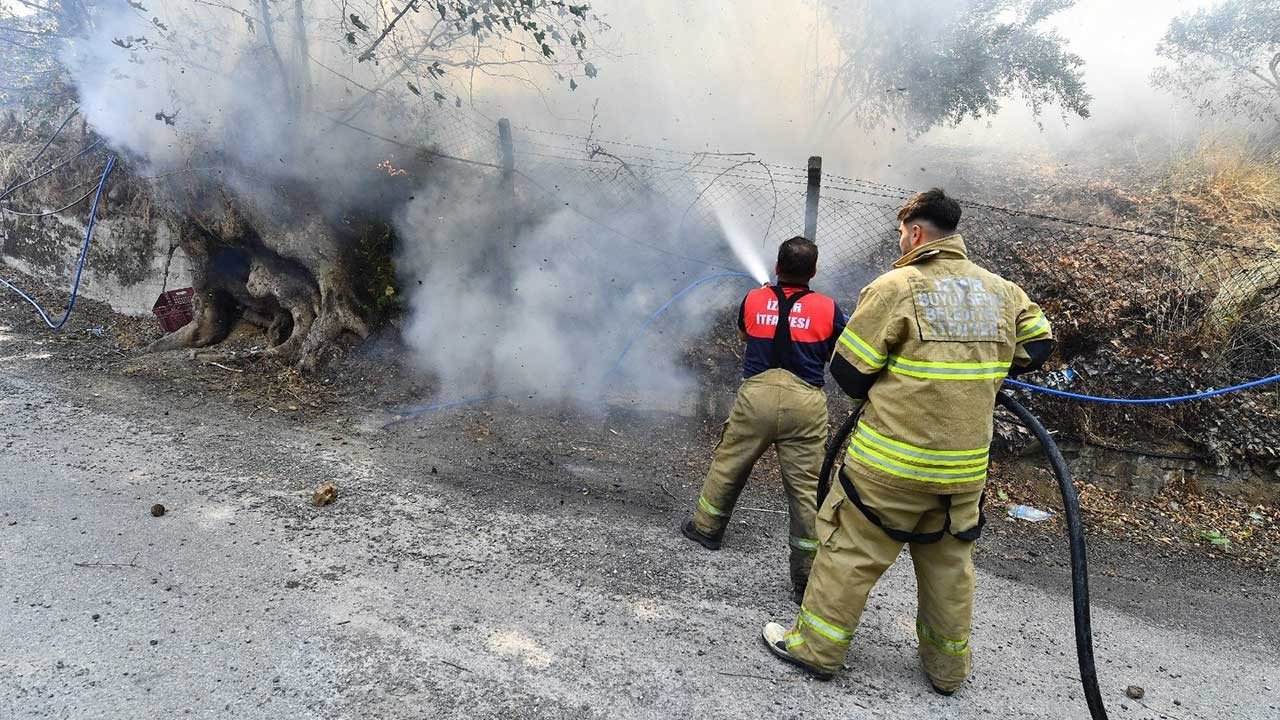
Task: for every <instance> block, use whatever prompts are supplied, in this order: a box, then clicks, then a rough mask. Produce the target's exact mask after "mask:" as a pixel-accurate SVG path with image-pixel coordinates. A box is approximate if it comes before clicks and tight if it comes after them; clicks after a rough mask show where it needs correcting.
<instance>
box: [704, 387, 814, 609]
mask: <svg viewBox="0 0 1280 720" xmlns="http://www.w3.org/2000/svg"><path fill="white" fill-rule="evenodd" d="M826 442H827V396H826V395H824V394H823V392H822V390H821V389H819V388H816V387H814V386H812V385H810V384H809V383H806V382H805V381H803V380H801V379H800V378H798V377H796V376H795V375H793V374H792V373H790V372H788V371H786V370H780V369H774V370H766V371H765V372H762V373H760V374H759V375H755V376H753V377H750V378H747V379H746V380H744V381H743V382H742V386H741V387H739V388H738V398H737V400H736V401H735V402H734V404H733V410H732V411H731V412H730V413H729V419H728V420H726V421H725V424H724V430H723V431H722V432H721V435H720V442H719V444H717V445H716V449H715V456H714V458H713V459H712V461H711V469H710V470H709V471H707V478H706V480H705V481H704V482H703V484H702V494H701V495H700V496H699V497H698V505H697V508H696V509H695V510H694V514H693V526H694V528H695V529H697V531H698V532H700V533H702V534H703V535H710V536H717V535H719V534H720V533H722V532H723V531H724V528H725V526H726V525H728V524H729V516H730V515H731V514H732V513H733V506H734V504H735V503H737V501H738V495H739V494H740V493H741V492H742V488H743V487H744V486H745V485H746V484H747V478H748V477H749V476H750V475H751V469H752V468H753V467H754V466H755V464H756V461H757V460H759V459H760V456H761V455H763V454H764V451H765V450H766V449H768V447H769V446H770V445H773V446H774V448H775V449H776V450H777V453H778V466H779V467H780V468H781V470H782V484H783V486H784V487H785V488H786V491H787V510H788V515H789V516H790V520H791V523H790V525H791V527H790V546H791V563H790V564H791V582H792V583H793V584H795V586H796V587H801V588H802V587H804V586H805V584H806V583H807V582H808V580H809V568H810V567H812V565H813V554H814V552H815V551H817V549H818V541H817V539H816V538H817V536H816V535H815V533H814V515H815V514H816V513H817V504H818V500H817V493H818V472H819V471H820V470H821V469H822V457H823V454H824V446H825V445H826Z"/></svg>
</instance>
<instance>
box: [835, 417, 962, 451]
mask: <svg viewBox="0 0 1280 720" xmlns="http://www.w3.org/2000/svg"><path fill="white" fill-rule="evenodd" d="M858 429H859V430H865V431H866V432H867V434H868V435H870V436H872V437H874V438H876V439H877V440H882V441H884V442H887V443H889V444H890V445H894V446H897V447H900V448H902V449H903V450H911V451H913V452H917V453H925V454H928V455H942V456H945V457H956V458H963V457H968V456H971V455H972V456H975V457H976V456H978V455H981V456H984V457H985V456H986V455H987V448H985V447H980V448H974V449H972V450H934V449H932V448H924V447H920V446H919V445H912V444H911V443H905V442H902V441H901V440H894V439H892V438H889V437H886V436H884V435H882V434H880V433H879V432H876V431H875V430H874V429H872V427H871V426H870V425H867V424H866V423H864V422H862V421H861V420H859V421H858Z"/></svg>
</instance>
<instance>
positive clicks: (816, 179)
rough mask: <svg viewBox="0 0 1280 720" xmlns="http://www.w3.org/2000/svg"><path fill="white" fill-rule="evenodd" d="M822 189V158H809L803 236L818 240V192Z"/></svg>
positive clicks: (815, 156)
mask: <svg viewBox="0 0 1280 720" xmlns="http://www.w3.org/2000/svg"><path fill="white" fill-rule="evenodd" d="M821 190H822V158H821V157H819V156H817V155H814V156H813V157H811V158H809V187H808V189H807V190H806V191H805V198H804V236H805V237H807V238H809V239H810V240H812V241H813V242H817V241H818V194H819V193H820V192H821Z"/></svg>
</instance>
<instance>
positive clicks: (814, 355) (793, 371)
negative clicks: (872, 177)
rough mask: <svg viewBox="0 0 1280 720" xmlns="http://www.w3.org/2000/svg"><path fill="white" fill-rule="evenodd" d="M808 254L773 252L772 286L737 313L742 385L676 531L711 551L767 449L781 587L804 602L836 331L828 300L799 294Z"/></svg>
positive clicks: (801, 249)
mask: <svg viewBox="0 0 1280 720" xmlns="http://www.w3.org/2000/svg"><path fill="white" fill-rule="evenodd" d="M817 263H818V246H817V245H814V244H813V243H812V242H810V241H808V240H806V239H805V238H803V237H793V238H791V239H790V240H787V241H786V242H784V243H782V245H781V246H780V247H779V248H778V264H777V267H776V272H777V274H778V282H777V284H776V285H766V286H764V287H761V288H757V289H755V290H752V291H751V292H750V293H748V294H747V296H746V298H744V299H743V301H742V308H741V310H739V312H738V332H739V334H740V335H741V337H742V339H743V340H744V341H745V342H746V349H745V351H744V352H743V363H742V376H743V381H742V385H741V386H740V387H739V388H738V397H737V399H736V400H735V402H734V404H733V410H732V411H731V412H730V414H729V419H728V420H726V421H725V424H724V430H723V432H722V433H721V436H720V442H719V443H718V444H717V445H716V450H715V457H714V458H713V459H712V462H711V469H710V470H708V471H707V477H706V480H705V481H704V482H703V485H702V492H701V493H700V494H699V495H698V503H697V505H696V506H695V508H694V511H693V518H692V519H690V520H689V521H688V522H686V523H685V524H684V526H683V527H682V528H681V531H682V532H683V533H684V535H685V537H687V538H689V539H690V540H693V541H695V542H697V543H699V544H700V545H702V546H703V547H705V548H707V549H709V550H717V549H719V548H720V543H721V540H722V538H723V536H724V530H725V527H726V526H727V525H728V524H729V517H730V514H731V513H732V512H733V506H734V504H735V503H737V501H738V495H739V493H741V492H742V489H743V487H744V486H745V485H746V483H747V478H748V477H749V476H750V475H751V469H752V468H753V467H754V466H755V464H756V461H757V460H759V459H760V456H761V455H763V454H764V451H765V450H767V449H768V448H769V447H770V446H773V447H774V449H775V450H777V453H778V467H779V469H780V470H781V471H782V483H783V485H784V487H785V488H786V491H787V510H788V515H789V516H790V526H791V527H790V533H789V535H790V540H789V545H790V547H791V560H790V565H791V582H792V587H793V589H794V591H795V598H796V602H799V601H800V598H801V597H802V596H803V595H804V588H805V584H806V583H807V582H808V580H809V568H810V567H811V566H812V565H813V556H814V553H815V552H816V551H817V549H818V541H817V538H816V536H815V535H814V530H813V527H814V525H813V523H814V516H815V515H816V514H817V511H818V501H817V494H818V472H819V471H820V470H821V469H822V457H823V451H824V448H825V446H826V442H827V396H826V395H825V394H823V392H822V384H823V381H824V380H825V376H826V368H827V361H828V360H829V359H830V358H831V354H832V351H833V349H834V347H835V344H836V338H837V336H838V335H839V334H840V328H841V326H842V325H843V324H844V315H843V314H842V313H841V312H840V308H839V307H837V306H836V303H835V301H834V300H832V299H831V298H829V297H826V296H825V295H820V294H818V293H815V292H813V291H812V290H810V289H809V284H808V283H809V280H810V279H811V278H813V276H814V273H815V272H816V271H817Z"/></svg>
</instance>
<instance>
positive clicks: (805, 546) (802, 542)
mask: <svg viewBox="0 0 1280 720" xmlns="http://www.w3.org/2000/svg"><path fill="white" fill-rule="evenodd" d="M791 547H793V548H796V549H797V550H805V551H807V552H817V550H818V539H817V538H806V537H796V536H795V535H792V536H791Z"/></svg>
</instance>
